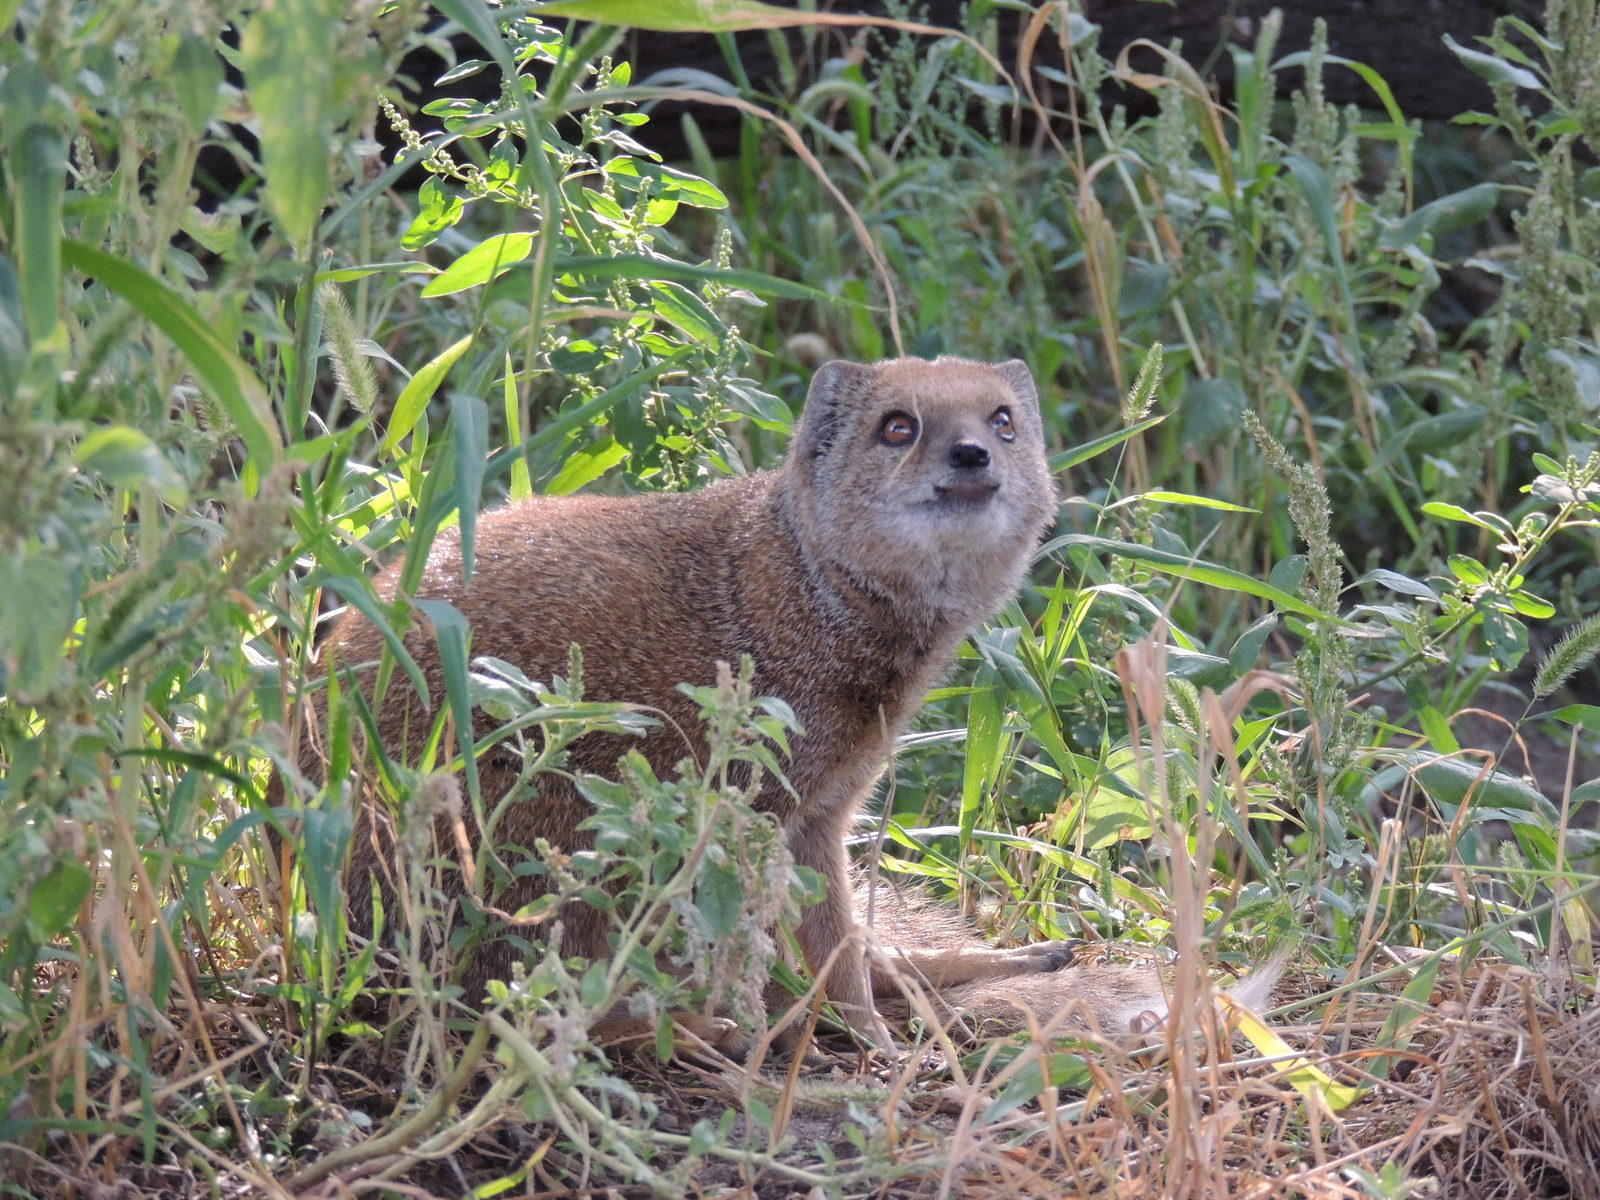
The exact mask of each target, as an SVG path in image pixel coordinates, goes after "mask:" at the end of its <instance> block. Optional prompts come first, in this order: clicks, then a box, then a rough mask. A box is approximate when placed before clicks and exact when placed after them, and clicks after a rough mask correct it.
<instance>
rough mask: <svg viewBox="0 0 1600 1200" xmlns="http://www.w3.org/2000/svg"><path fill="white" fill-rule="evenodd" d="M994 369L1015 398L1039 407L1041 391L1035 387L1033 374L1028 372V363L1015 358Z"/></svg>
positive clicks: (998, 364) (997, 365)
mask: <svg viewBox="0 0 1600 1200" xmlns="http://www.w3.org/2000/svg"><path fill="white" fill-rule="evenodd" d="M994 369H995V370H996V371H997V372H998V373H999V375H1000V378H1001V379H1004V380H1005V381H1006V386H1007V387H1008V388H1010V389H1011V394H1012V395H1013V396H1015V397H1016V398H1017V399H1018V400H1022V401H1024V402H1026V403H1028V404H1031V405H1033V406H1034V407H1035V408H1037V407H1038V405H1039V389H1038V388H1036V387H1034V386H1033V372H1032V371H1030V370H1028V364H1027V363H1025V362H1023V361H1022V360H1021V359H1020V358H1013V359H1012V360H1011V361H1010V362H1003V363H997V364H996V365H995V368H994Z"/></svg>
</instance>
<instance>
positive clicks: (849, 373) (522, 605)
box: [333, 358, 1071, 1034]
mask: <svg viewBox="0 0 1600 1200" xmlns="http://www.w3.org/2000/svg"><path fill="white" fill-rule="evenodd" d="M1055 515H1056V495H1055V487H1054V483H1053V481H1052V479H1051V476H1050V473H1049V470H1048V467H1047V465H1046V459H1045V444H1044V432H1043V428H1042V425H1041V421H1040V415H1039V405H1038V399H1037V396H1036V394H1035V390H1034V384H1033V379H1032V377H1031V376H1030V375H1029V373H1028V370H1027V367H1026V366H1025V365H1024V364H1023V363H1021V362H1018V361H1013V362H1008V363H1003V364H1000V365H998V366H991V365H987V364H983V363H977V362H969V361H966V360H962V359H958V358H940V359H938V360H937V361H934V362H925V361H921V360H916V359H899V360H894V361H889V362H883V363H879V364H877V365H874V366H864V365H857V364H852V363H844V362H831V363H827V364H825V365H823V366H822V367H820V368H819V369H818V370H817V372H816V375H815V377H814V378H813V380H812V383H811V389H810V394H809V395H808V397H807V400H806V406H805V411H804V414H803V418H802V420H801V422H800V425H799V427H798V429H797V430H796V432H795V435H794V439H793V443H792V445H791V446H790V449H789V452H788V456H787V458H786V459H785V460H784V462H783V464H782V466H781V467H780V468H779V469H778V470H776V471H771V472H762V473H758V474H754V475H751V476H748V477H746V478H741V479H734V480H729V481H726V482H722V483H717V484H714V485H711V486H709V487H706V488H704V489H702V490H700V491H696V492H691V493H687V494H673V495H666V494H657V495H645V496H634V497H628V498H611V497H601V496H578V497H569V498H559V499H558V498H534V499H532V500H529V501H526V502H523V503H520V504H513V505H510V506H508V507H505V508H502V509H499V510H497V511H494V512H490V513H487V514H485V515H484V516H483V517H482V518H481V519H480V521H479V524H478V534H477V557H476V567H475V574H474V577H473V583H472V586H471V587H470V588H463V587H462V586H461V570H460V553H459V546H458V542H457V540H456V539H455V537H454V535H453V534H450V535H443V536H441V537H440V539H439V541H438V543H437V545H436V546H435V548H434V551H433V553H432V556H431V557H430V559H429V562H428V566H427V571H426V575H425V577H424V579H423V581H422V584H421V587H420V588H419V590H418V595H419V597H439V598H444V599H447V600H449V601H450V602H451V603H453V604H454V605H455V606H456V607H457V608H458V609H459V610H460V611H461V612H462V613H463V614H465V615H466V617H467V618H468V619H469V620H470V621H471V623H472V630H473V634H472V638H473V641H472V651H473V653H474V655H492V656H494V657H496V658H500V659H504V660H506V661H507V662H510V663H512V664H514V665H515V666H517V667H519V668H520V669H521V670H522V671H523V672H524V673H525V674H526V675H527V676H528V677H529V678H531V679H549V678H550V677H551V676H553V675H556V674H560V673H562V672H563V671H564V669H565V666H566V662H567V654H568V647H569V646H570V645H571V644H572V643H573V642H577V643H579V644H580V645H581V646H582V647H583V650H584V682H585V699H590V700H628V701H636V702H639V703H641V704H647V705H650V706H653V707H654V708H656V709H659V710H661V711H663V712H664V713H665V714H666V716H667V717H669V718H670V720H669V721H668V722H666V723H664V724H663V726H662V727H661V728H660V729H657V730H655V731H653V732H652V733H650V734H649V735H648V736H646V737H644V738H643V739H636V738H631V737H629V738H625V737H622V736H619V735H597V734H591V735H589V736H587V737H585V738H583V739H581V740H580V741H579V742H577V743H576V744H575V745H574V746H573V748H572V751H571V755H570V760H569V762H568V769H569V770H570V771H572V772H573V773H574V774H577V773H582V772H596V773H602V774H605V773H609V772H611V771H612V770H613V768H614V766H615V763H616V760H617V758H618V757H619V756H620V755H621V754H622V753H624V752H625V751H626V750H627V749H629V748H637V749H639V750H640V751H641V752H642V753H643V754H644V755H645V756H646V757H647V758H648V759H649V760H650V761H651V764H652V766H653V767H654V768H655V769H656V770H657V771H658V772H667V771H670V769H671V767H672V765H673V763H674V762H675V761H676V760H678V759H679V758H681V757H682V755H683V751H684V744H683V741H682V739H681V736H680V734H679V733H678V732H677V731H676V729H675V728H674V723H676V725H677V726H680V727H682V728H685V729H693V728H695V727H696V721H695V707H694V704H693V702H692V701H691V700H689V698H688V697H686V696H684V695H683V694H682V693H680V692H679V691H678V690H677V685H678V683H679V682H680V681H685V680H686V681H689V682H691V683H697V684H705V683H710V682H712V680H713V678H714V676H715V671H716V664H717V662H718V660H722V661H726V662H731V663H737V662H738V661H739V660H740V658H741V656H742V655H745V654H748V655H751V656H752V657H753V659H754V662H755V669H756V678H755V681H754V682H755V689H756V692H757V694H766V695H775V696H780V697H782V698H783V699H785V700H787V701H788V702H789V704H790V705H791V706H792V707H793V709H794V711H795V713H796V715H797V716H798V717H799V719H800V721H801V722H802V724H803V725H804V727H805V733H804V735H803V736H800V737H798V738H796V739H795V740H794V742H793V759H792V761H791V762H789V763H788V764H787V773H788V776H789V779H790V781H791V782H792V784H793V785H794V788H795V790H796V792H797V793H798V797H799V798H798V800H797V799H795V797H793V796H791V795H790V794H789V793H788V792H786V791H785V790H784V789H782V788H781V787H779V786H776V785H773V786H769V787H768V788H766V789H765V790H764V791H763V792H762V793H761V795H760V797H759V801H758V804H759V806H760V807H761V808H763V809H764V810H765V811H769V812H771V813H773V814H774V815H775V816H776V817H777V819H778V821H779V822H780V824H781V826H782V828H783V829H784V831H785V833H786V835H787V838H788V843H789V847H790V850H791V853H792V854H793V856H794V858H795V860H796V861H797V862H799V863H801V864H803V865H806V866H809V867H811V868H812V869H814V870H815V871H817V872H819V873H820V874H821V875H822V877H823V878H824V879H825V880H826V882H827V885H828V893H827V898H826V900H824V901H823V902H822V903H820V904H818V905H816V906H814V907H812V908H810V909H807V910H806V912H805V915H804V917H803V919H802V920H801V923H800V926H799V928H798V930H797V931H796V933H797V940H798V942H799V944H800V946H801V948H802V950H803V951H804V953H805V956H806V958H807V960H808V961H809V963H810V965H811V966H812V967H813V969H816V968H820V967H821V966H822V965H823V964H824V963H825V962H827V961H828V959H829V957H830V956H831V955H833V954H834V952H835V950H836V949H838V948H839V947H840V946H841V945H844V946H846V950H845V951H844V952H843V953H841V954H840V955H839V956H838V957H837V959H836V960H835V962H834V965H833V967H832V969H831V971H830V973H829V976H828V978H827V982H826V990H827V994H828V996H829V998H830V999H831V1000H832V1001H833V1002H834V1003H835V1004H836V1005H837V1006H839V1007H840V1009H841V1011H843V1012H845V1013H847V1014H848V1015H849V1017H850V1019H851V1020H852V1021H853V1022H854V1023H855V1024H857V1025H858V1027H860V1028H861V1029H862V1030H863V1031H864V1032H869V1033H874V1034H881V1026H879V1025H878V1023H877V1020H876V1016H875V1014H874V1010H873V1006H872V1001H871V985H870V981H869V974H868V970H867V967H866V964H865V962H864V960H863V956H862V952H861V949H860V945H859V943H858V942H857V943H856V944H854V945H851V944H850V943H851V942H852V934H853V932H854V930H855V918H854V916H853V914H852V897H851V884H850V879H849V871H848V863H847V858H846V854H845V849H844V838H845V834H846V832H847V830H848V828H849V826H850V824H851V822H852V820H853V818H854V817H855V815H856V811H857V808H858V806H859V805H860V804H861V802H862V800H863V798H864V796H865V795H866V793H867V791H868V790H869V788H870V787H871V786H872V784H873V782H874V781H875V780H876V779H877V777H878V775H879V773H880V772H881V771H882V769H883V767H884V764H885V761H886V757H887V755H886V750H887V747H886V746H885V745H884V741H883V738H884V734H885V732H887V734H888V736H889V737H891V738H893V737H894V736H896V735H897V734H899V733H900V732H901V731H902V730H903V729H904V727H905V725H906V722H907V720H908V719H909V718H910V717H911V715H912V713H913V712H914V711H915V710H916V708H917V706H918V705H919V704H920V702H921V700H922V697H923V694H924V693H925V692H926V691H927V690H928V688H929V687H930V686H932V685H933V684H934V683H936V682H937V681H938V680H939V679H940V677H941V676H942V675H943V674H944V673H945V671H946V670H948V668H949V667H950V665H951V663H952V661H953V658H954V654H955V650H956V647H957V645H958V644H959V642H960V641H961V639H962V638H963V637H965V636H966V635H967V634H968V633H969V632H970V631H971V630H972V629H973V628H974V627H975V626H976V625H977V624H978V623H979V622H980V621H982V620H983V619H984V618H985V617H987V616H989V615H990V614H991V613H993V612H994V611H995V610H996V609H998V608H999V607H1000V605H1002V604H1003V603H1005V602H1006V601H1007V600H1008V599H1010V598H1011V596H1012V595H1013V594H1014V593H1015V592H1016V590H1017V587H1018V585H1019V584H1020V582H1021V580H1022V577H1023V573H1024V571H1025V570H1026V568H1027V566H1028V562H1029V558H1030V556H1031V554H1032V552H1033V550H1034V549H1035V547H1036V546H1037V545H1038V543H1039V541H1040V539H1041V537H1042V536H1043V535H1044V534H1045V533H1046V532H1047V531H1048V530H1049V528H1050V527H1051V525H1052V524H1053V522H1054V520H1055ZM396 574H397V571H396V569H395V568H391V569H390V570H388V571H386V572H385V573H384V574H383V576H382V577H381V578H380V580H379V582H378V586H379V589H380V591H382V592H383V593H384V594H385V595H386V596H387V595H389V594H392V592H393V590H394V587H395V579H396ZM407 646H408V647H409V649H410V650H411V652H412V653H413V655H414V656H415V657H416V659H417V661H418V663H419V664H420V665H421V666H422V668H423V671H424V673H425V675H426V676H427V679H428V684H429V687H430V689H431V690H432V691H433V694H434V695H435V696H439V695H442V694H443V676H442V673H441V668H440V663H439V658H438V653H437V651H436V649H435V648H434V647H433V644H432V639H431V638H429V637H427V636H426V635H422V634H413V635H412V636H410V637H408V638H407ZM380 649H381V644H380V642H379V639H378V634H377V632H376V630H375V629H374V628H373V627H372V626H371V625H370V624H368V623H367V622H366V621H364V620H362V619H360V618H359V617H356V616H347V617H345V618H343V619H342V620H341V621H340V622H339V624H338V626H337V628H336V630H335V636H334V641H333V657H334V659H335V661H342V662H350V663H357V662H365V661H371V660H374V659H376V658H377V657H378V655H379V651H380ZM397 678H398V677H397ZM377 719H378V725H379V729H380V731H381V733H382V734H383V737H384V740H385V742H386V744H387V745H388V747H389V752H390V754H391V755H395V756H404V757H406V758H407V759H412V758H414V756H415V754H416V752H417V750H418V749H419V746H420V743H421V739H422V737H424V736H425V734H426V730H427V728H428V724H429V722H428V718H427V716H426V715H424V714H423V713H422V712H421V710H420V708H419V707H418V706H417V705H416V702H415V697H414V695H413V694H412V693H411V692H410V689H409V685H406V684H404V682H403V681H401V682H398V683H397V684H396V685H395V686H394V687H392V688H391V690H390V692H389V695H388V697H387V699H386V701H385V704H384V706H383V709H382V711H381V712H380V713H379V714H378V718H377ZM481 776H482V784H483V788H484V794H485V796H486V797H489V798H493V797H496V796H498V795H502V794H504V792H505V791H506V790H507V789H508V788H509V787H510V786H511V784H512V783H513V782H514V781H515V779H516V778H517V764H515V763H510V762H505V761H497V760H495V759H493V758H487V759H485V760H484V761H483V762H482V764H481ZM548 779H549V780H550V781H549V782H546V783H544V784H543V785H542V790H541V791H540V793H539V796H538V798H537V800H534V801H530V802H527V803H523V804H520V805H518V806H517V808H516V809H515V810H514V811H512V812H510V813H508V814H507V815H506V816H505V818H504V819H503V820H502V822H501V824H500V827H499V834H498V835H499V836H500V837H502V838H503V839H505V840H506V841H509V842H513V843H516V844H518V845H523V846H531V845H533V843H534V841H535V839H537V838H541V837H542V838H545V839H547V840H548V841H549V842H550V843H551V845H553V846H557V847H560V848H561V849H563V850H566V851H569V852H570V851H572V850H574V849H578V848H581V847H583V846H585V845H586V844H587V838H588V835H587V834H586V833H584V832H582V831H580V830H579V824H580V822H582V821H583V820H584V819H585V818H586V817H587V816H588V815H589V813H590V807H589V805H588V803H587V802H586V801H585V800H583V799H582V798H581V797H580V796H579V794H578V792H577V791H576V790H575V789H574V788H572V787H571V786H570V785H568V784H566V783H565V782H564V781H561V780H559V779H558V778H557V777H555V776H550V777H548ZM385 857H386V856H385V855H384V854H383V853H382V852H381V847H380V846H379V845H378V844H377V843H376V842H375V841H374V839H373V837H372V836H371V833H370V830H366V829H365V827H364V828H363V831H361V832H358V837H357V845H356V849H355V860H356V861H355V864H354V867H353V869H352V870H351V872H350V877H349V882H350V892H351V900H352V909H353V911H354V913H355V914H356V919H357V920H358V921H359V920H360V915H361V912H362V910H363V909H366V910H368V911H370V898H369V896H368V894H367V890H368V883H367V881H368V876H369V873H375V874H376V875H377V876H378V877H379V878H380V879H381V878H382V877H383V876H384V874H385V870H384V864H383V859H384V858H385ZM537 887H538V882H537V881H536V880H528V881H526V886H525V889H524V891H523V893H522V894H518V895H512V896H509V897H506V898H505V899H504V900H503V903H504V904H506V905H508V906H509V907H510V908H511V909H513V910H514V909H515V908H516V907H517V906H519V905H521V904H525V903H527V902H528V901H529V900H530V899H532V897H533V896H534V894H535V892H536V889H537ZM563 922H564V930H565V938H566V942H565V946H564V950H565V951H566V952H567V953H573V954H582V955H585V956H588V957H600V956H603V955H604V954H605V953H606V943H605V931H606V928H607V926H606V923H605V921H604V919H603V918H602V917H601V915H600V914H598V913H595V912H594V911H592V910H588V909H584V910H582V911H575V912H571V913H566V914H563ZM512 957H513V950H512V948H511V947H510V946H509V945H507V944H504V943H500V944H498V945H495V946H491V947H487V948H485V950H484V951H483V952H482V953H481V955H480V958H479V960H478V961H477V962H476V963H475V964H474V968H473V972H472V974H473V977H474V978H475V979H481V978H485V977H488V976H489V975H492V974H498V975H499V976H500V977H502V978H505V977H508V976H509V971H510V965H511V961H512ZM1070 957H1071V955H1070V952H1068V951H1065V950H1064V949H1062V948H1060V947H1057V946H1055V945H1050V946H1044V947H1039V946H1032V947H1026V948H1024V949H1021V950H1013V951H1002V950H995V949H987V948H976V947H974V946H972V945H971V944H970V942H969V943H967V944H964V945H962V946H959V947H950V948H948V949H947V950H944V951H941V950H936V949H926V948H923V949H915V948H912V949H907V951H906V952H905V955H904V956H903V958H902V959H901V961H902V962H903V963H904V964H905V965H906V966H907V968H908V970H909V971H910V972H911V973H913V974H916V975H920V976H921V977H922V978H924V979H925V980H928V981H931V982H932V983H933V984H934V985H935V986H942V985H955V984H962V983H966V982H970V981H972V980H976V979H988V978H995V977H1000V976H1006V975H1014V974H1025V973H1034V972H1040V971H1050V970H1055V969H1056V968H1058V967H1060V966H1062V965H1064V964H1065V963H1067V962H1068V961H1070ZM880 986H881V983H880Z"/></svg>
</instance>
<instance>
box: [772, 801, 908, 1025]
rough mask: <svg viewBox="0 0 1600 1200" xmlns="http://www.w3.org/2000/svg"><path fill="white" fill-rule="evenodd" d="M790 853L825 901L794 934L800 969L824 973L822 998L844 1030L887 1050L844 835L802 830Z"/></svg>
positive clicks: (824, 825) (830, 826)
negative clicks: (822, 887)
mask: <svg viewBox="0 0 1600 1200" xmlns="http://www.w3.org/2000/svg"><path fill="white" fill-rule="evenodd" d="M819 826H820V827H819ZM790 851H791V853H792V854H793V855H794V860H795V862H797V863H799V864H800V865H802V866H807V867H810V868H811V869H812V870H813V871H815V872H817V874H819V875H821V876H822V878H823V881H824V882H825V883H826V884H827V886H828V893H827V895H826V896H824V897H823V899H822V901H821V902H820V903H818V904H814V905H812V906H811V907H810V908H808V909H806V911H805V913H804V914H803V915H802V916H801V918H800V924H799V925H798V926H797V927H796V928H795V931H794V934H795V940H796V941H798V942H799V943H800V950H801V952H802V953H803V954H804V955H805V956H806V964H807V965H808V966H809V967H810V968H811V969H812V970H813V971H815V972H818V973H820V972H822V971H823V970H824V969H826V970H827V973H828V976H827V979H826V980H825V981H824V983H823V992H824V993H825V994H826V995H827V997H828V1000H829V1001H830V1002H831V1003H832V1004H833V1006H834V1007H835V1008H836V1009H838V1011H839V1015H840V1016H842V1017H843V1018H844V1019H845V1020H846V1021H847V1022H848V1023H849V1025H850V1027H851V1028H852V1029H853V1030H855V1031H856V1032H857V1033H858V1034H860V1035H861V1036H862V1037H864V1038H866V1039H867V1040H869V1041H870V1042H872V1043H873V1044H874V1045H876V1046H878V1047H879V1048H880V1049H883V1050H892V1049H893V1047H894V1039H893V1038H892V1037H891V1036H890V1035H889V1029H888V1026H886V1025H885V1024H884V1023H883V1021H882V1019H881V1018H880V1017H879V1016H878V1011H877V1009H876V1008H874V1007H873V1004H872V989H871V988H870V987H869V986H868V982H867V961H866V953H865V951H866V948H865V946H864V945H863V944H862V941H861V936H860V930H859V928H858V926H857V925H856V921H855V913H854V911H853V909H854V889H853V887H852V886H851V881H850V862H849V858H848V856H847V855H846V853H845V848H844V830H843V829H842V828H841V827H840V823H839V822H837V821H832V820H825V821H822V822H819V823H818V825H813V826H810V827H808V828H802V829H801V830H797V831H796V833H795V834H792V835H791V836H790ZM830 959H831V960H832V965H831V966H828V965H827V964H828V963H829V961H830Z"/></svg>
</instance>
